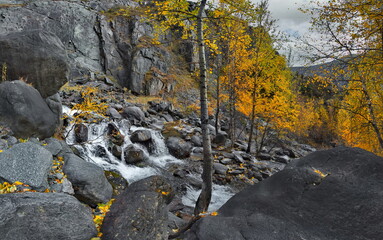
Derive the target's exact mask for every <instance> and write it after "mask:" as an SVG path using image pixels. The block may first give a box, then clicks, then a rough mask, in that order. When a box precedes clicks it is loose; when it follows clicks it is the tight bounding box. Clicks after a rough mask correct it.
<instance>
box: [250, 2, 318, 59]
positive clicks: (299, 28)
mask: <svg viewBox="0 0 383 240" xmlns="http://www.w3.org/2000/svg"><path fill="white" fill-rule="evenodd" d="M252 1H253V2H254V3H257V2H258V0H252ZM321 1H325V0H321ZM309 2H310V0H269V10H270V12H271V14H272V16H273V18H274V19H277V25H278V29H279V30H280V31H282V32H283V33H285V34H286V35H289V36H290V40H291V41H292V42H291V43H290V44H285V45H288V46H291V47H292V49H293V56H294V58H293V62H292V65H293V66H301V65H305V64H306V63H307V61H306V60H305V59H302V58H301V57H300V55H301V54H300V52H299V49H297V48H296V47H295V43H296V42H297V41H296V40H294V39H295V38H294V37H302V36H304V35H306V34H309V33H310V32H309V28H310V16H308V15H307V14H304V13H302V12H301V11H299V8H300V7H303V6H304V5H308V4H309ZM287 48H288V47H286V49H287ZM281 53H282V54H287V51H286V50H281Z"/></svg>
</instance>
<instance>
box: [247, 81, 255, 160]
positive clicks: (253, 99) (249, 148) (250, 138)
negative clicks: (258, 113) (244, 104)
mask: <svg viewBox="0 0 383 240" xmlns="http://www.w3.org/2000/svg"><path fill="white" fill-rule="evenodd" d="M255 81H257V80H255ZM256 91H257V84H254V87H253V94H252V107H251V120H250V135H249V141H248V144H247V149H246V152H247V153H250V152H251V143H252V142H253V132H254V120H255V105H256V100H257V92H256Z"/></svg>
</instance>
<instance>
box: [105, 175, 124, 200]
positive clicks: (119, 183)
mask: <svg viewBox="0 0 383 240" xmlns="http://www.w3.org/2000/svg"><path fill="white" fill-rule="evenodd" d="M105 177H106V178H107V179H108V181H109V183H110V184H111V185H112V187H113V196H118V195H120V194H121V193H123V192H124V191H125V189H126V188H127V187H128V185H129V184H128V181H126V179H125V178H123V177H122V176H121V174H119V173H118V172H116V171H105Z"/></svg>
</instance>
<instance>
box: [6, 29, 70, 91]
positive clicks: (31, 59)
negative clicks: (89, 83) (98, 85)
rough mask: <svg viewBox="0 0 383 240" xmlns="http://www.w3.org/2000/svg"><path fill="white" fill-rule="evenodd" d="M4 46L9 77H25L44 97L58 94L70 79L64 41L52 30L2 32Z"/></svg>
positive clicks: (11, 78) (13, 78)
mask: <svg viewBox="0 0 383 240" xmlns="http://www.w3.org/2000/svg"><path fill="white" fill-rule="evenodd" d="M0 48H1V52H0V65H1V66H2V65H3V64H6V65H7V79H8V80H15V79H20V78H23V79H25V80H26V81H27V82H28V83H30V84H32V85H33V86H34V87H35V88H36V89H37V90H38V91H39V92H40V94H41V96H42V97H43V98H46V97H49V96H52V95H54V94H56V93H57V92H58V90H59V89H60V88H61V86H63V85H64V84H65V83H66V82H67V81H68V74H69V65H68V57H67V55H66V51H65V48H64V45H63V44H62V42H61V40H60V39H59V38H58V37H57V36H56V35H54V34H52V33H51V32H47V31H43V30H26V31H22V32H13V33H10V34H7V35H5V36H4V35H0ZM21 66H22V67H21Z"/></svg>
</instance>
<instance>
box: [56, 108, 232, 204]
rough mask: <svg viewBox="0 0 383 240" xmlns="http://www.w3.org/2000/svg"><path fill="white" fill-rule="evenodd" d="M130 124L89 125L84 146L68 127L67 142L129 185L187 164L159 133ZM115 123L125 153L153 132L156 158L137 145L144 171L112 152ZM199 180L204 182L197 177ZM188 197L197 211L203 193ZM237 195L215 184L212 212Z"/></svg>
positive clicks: (189, 192) (190, 191)
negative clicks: (135, 137) (137, 137)
mask: <svg viewBox="0 0 383 240" xmlns="http://www.w3.org/2000/svg"><path fill="white" fill-rule="evenodd" d="M63 112H64V113H66V114H67V115H69V116H72V115H73V114H74V113H75V112H74V111H72V110H71V109H69V108H68V107H66V106H64V107H63ZM125 121H127V120H121V121H118V122H116V121H107V120H104V121H102V122H99V123H91V124H87V127H88V141H87V142H86V143H83V144H77V143H76V140H75V133H74V131H73V125H71V126H68V127H67V133H66V135H67V138H66V142H67V144H68V145H73V146H75V147H76V148H77V149H78V150H79V152H80V154H81V155H82V157H83V158H84V159H85V160H87V161H89V162H92V163H95V164H96V165H98V166H100V167H102V168H103V169H105V170H116V171H118V172H119V173H120V174H121V176H122V177H124V178H125V179H126V180H127V181H128V182H129V183H132V182H135V181H138V180H140V179H144V178H146V177H149V176H152V175H156V174H160V171H159V170H160V169H166V166H167V165H168V164H170V163H173V164H180V165H182V164H184V162H183V161H181V160H179V159H177V158H175V157H173V156H171V155H170V154H169V151H168V149H167V147H166V145H165V141H164V138H163V136H162V134H161V133H160V132H159V131H155V130H152V129H148V128H143V127H136V126H132V127H130V128H129V126H130V124H128V123H127V122H125ZM110 123H114V124H115V125H116V126H117V127H118V129H119V130H120V132H121V134H122V135H124V136H125V139H124V143H123V146H122V149H125V148H126V147H127V146H128V145H130V144H133V143H132V142H131V140H130V135H131V134H132V133H133V132H134V131H137V130H149V131H150V133H151V137H152V140H153V142H154V149H153V151H151V152H152V154H149V152H148V150H147V149H146V147H144V146H142V145H140V144H135V146H137V147H138V148H140V149H142V150H143V151H144V152H145V154H146V155H147V156H149V158H148V160H147V161H146V163H147V165H146V166H144V167H137V166H135V165H130V164H126V163H125V162H124V161H123V160H122V159H124V151H122V156H121V158H120V159H118V158H116V157H115V156H114V155H113V154H112V153H111V152H110V151H109V150H108V146H107V144H108V138H107V134H106V132H107V127H108V124H110ZM100 148H103V149H104V150H105V155H106V156H103V157H99V156H97V151H98V150H99V149H100ZM194 177H195V178H200V177H199V176H197V175H195V176H194ZM187 189H188V190H187V193H186V195H185V196H183V198H182V201H183V203H184V204H185V205H187V206H191V207H193V206H194V205H195V202H196V200H197V198H198V195H199V193H200V190H196V189H194V188H193V187H188V188H187ZM233 195H234V193H233V192H232V191H231V189H230V188H229V187H227V186H220V185H216V184H213V196H212V203H211V204H210V207H209V210H210V211H215V210H217V209H218V208H219V207H220V206H222V205H223V204H224V203H225V202H226V201H227V200H228V199H229V198H230V197H231V196H233Z"/></svg>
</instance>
